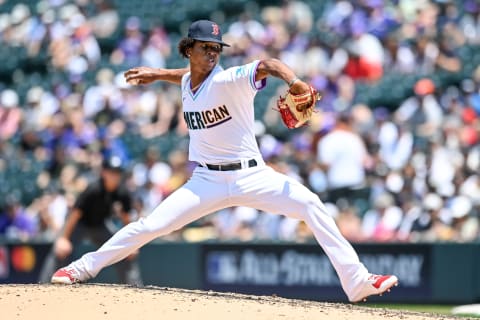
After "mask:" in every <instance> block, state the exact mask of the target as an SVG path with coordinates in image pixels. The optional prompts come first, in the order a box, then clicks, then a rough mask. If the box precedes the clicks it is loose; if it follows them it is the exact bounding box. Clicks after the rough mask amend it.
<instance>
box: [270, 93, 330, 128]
mask: <svg viewBox="0 0 480 320" xmlns="http://www.w3.org/2000/svg"><path fill="white" fill-rule="evenodd" d="M321 98H322V97H321V95H320V94H319V93H318V91H317V90H316V89H315V88H313V87H312V86H309V88H308V91H306V92H304V93H301V94H293V93H291V92H290V90H288V91H287V94H286V95H285V97H282V96H280V98H279V99H278V100H277V107H278V111H279V112H280V115H281V116H282V120H283V122H284V123H285V125H286V126H287V128H289V129H293V128H299V127H301V126H302V125H304V124H306V123H307V122H308V121H309V120H310V119H311V118H312V113H313V111H314V109H315V104H316V103H317V101H318V100H320V99H321Z"/></svg>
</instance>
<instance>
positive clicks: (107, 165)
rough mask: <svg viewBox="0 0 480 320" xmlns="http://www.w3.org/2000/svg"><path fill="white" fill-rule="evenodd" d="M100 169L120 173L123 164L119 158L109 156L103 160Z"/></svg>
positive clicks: (123, 166) (123, 167)
mask: <svg viewBox="0 0 480 320" xmlns="http://www.w3.org/2000/svg"><path fill="white" fill-rule="evenodd" d="M102 168H104V169H110V170H112V171H118V172H122V171H123V170H124V169H125V164H124V163H123V160H122V158H120V157H119V156H110V157H105V158H104V159H103V161H102Z"/></svg>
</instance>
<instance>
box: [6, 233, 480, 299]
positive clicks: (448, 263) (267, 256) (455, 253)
mask: <svg viewBox="0 0 480 320" xmlns="http://www.w3.org/2000/svg"><path fill="white" fill-rule="evenodd" d="M354 247H355V249H356V250H357V252H358V253H359V256H360V259H361V260H362V261H363V262H364V263H365V265H366V266H367V267H368V268H369V270H371V271H372V272H374V273H382V274H384V273H394V274H395V275H397V276H398V278H399V280H400V285H399V286H398V287H397V288H395V289H394V290H392V292H391V293H389V294H388V295H386V296H384V297H381V298H380V297H378V298H377V297H376V298H372V299H371V300H370V301H372V302H374V301H382V302H402V303H472V302H479V301H480V276H479V273H480V260H479V259H480V244H477V243H468V244H453V243H452V244H361V245H360V244H359V245H354ZM50 249H51V244H50V243H38V242H35V243H33V242H32V243H11V242H9V243H7V242H0V283H36V282H38V275H39V272H40V269H41V266H42V264H43V261H44V259H45V257H46V256H47V254H48V253H49V251H50ZM91 249H93V247H91V246H90V245H89V244H84V245H82V246H79V247H78V248H76V250H75V253H74V255H75V256H76V257H79V256H80V255H81V254H83V253H84V252H87V251H89V250H91ZM138 261H139V264H140V268H141V272H142V278H143V281H144V284H145V285H146V286H148V285H152V286H161V287H177V288H186V289H202V290H214V291H225V292H239V293H246V294H256V295H277V296H282V297H288V298H298V299H312V300H321V301H346V297H345V295H344V293H343V291H342V289H341V286H340V284H339V280H338V277H337V276H336V273H335V270H334V269H333V267H332V265H331V263H330V261H329V260H328V258H327V256H326V255H325V254H324V253H323V251H322V250H321V248H320V247H319V246H317V245H316V244H291V243H271V242H269V243H218V242H212V243H209V242H207V243H174V242H154V243H150V244H148V245H147V246H145V247H143V248H142V249H141V251H140V254H139V256H138ZM92 282H100V283H115V282H117V277H116V273H115V269H114V268H112V267H108V268H106V269H104V270H103V271H102V272H101V273H100V274H99V275H98V276H97V278H95V279H94V280H92Z"/></svg>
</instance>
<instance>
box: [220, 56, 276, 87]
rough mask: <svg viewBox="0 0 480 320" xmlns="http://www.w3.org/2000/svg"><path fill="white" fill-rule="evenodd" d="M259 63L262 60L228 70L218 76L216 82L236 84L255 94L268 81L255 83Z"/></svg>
mask: <svg viewBox="0 0 480 320" xmlns="http://www.w3.org/2000/svg"><path fill="white" fill-rule="evenodd" d="M259 63H260V60H255V61H253V62H251V63H248V64H244V65H241V66H236V67H231V68H228V69H227V70H224V71H222V72H220V73H219V74H217V75H216V76H215V79H214V81H215V82H216V83H224V84H230V83H235V84H236V85H237V86H239V87H241V88H242V89H245V90H249V91H250V92H252V93H253V94H255V93H256V92H257V91H258V90H261V89H263V88H264V87H265V85H266V83H267V81H266V79H263V80H261V81H255V75H256V73H257V68H258V64H259Z"/></svg>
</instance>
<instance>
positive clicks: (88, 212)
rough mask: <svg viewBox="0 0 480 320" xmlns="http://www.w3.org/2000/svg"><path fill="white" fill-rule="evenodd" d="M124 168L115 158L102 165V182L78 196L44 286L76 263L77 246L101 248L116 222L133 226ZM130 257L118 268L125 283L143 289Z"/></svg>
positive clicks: (48, 264) (48, 266) (43, 279)
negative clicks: (62, 267) (65, 266)
mask: <svg viewBox="0 0 480 320" xmlns="http://www.w3.org/2000/svg"><path fill="white" fill-rule="evenodd" d="M123 171H124V164H123V161H122V159H121V158H120V157H117V156H112V157H108V158H105V159H104V160H103V162H102V169H101V174H100V178H99V179H98V180H97V181H94V182H93V183H91V184H90V185H88V186H87V188H86V189H85V191H83V192H82V193H81V194H79V195H78V197H77V199H76V201H75V204H74V206H73V208H72V210H71V212H70V214H69V215H68V216H67V218H66V220H65V224H64V226H63V228H62V230H61V231H60V234H59V236H58V238H57V239H56V241H55V243H54V246H53V250H52V253H51V254H50V255H49V257H47V260H46V262H45V264H44V267H43V270H42V272H41V275H40V282H48V281H49V280H50V277H51V275H52V274H53V272H54V271H55V270H56V269H57V268H58V266H59V265H61V264H64V263H66V262H67V263H68V262H70V261H72V258H73V257H72V253H73V249H74V246H76V245H78V244H80V243H81V242H82V240H84V239H87V240H89V241H90V242H91V243H93V244H94V245H96V246H97V247H100V246H101V245H102V244H103V243H104V242H105V241H107V240H108V239H109V238H110V237H111V236H112V234H113V233H115V231H116V230H115V229H116V226H115V221H120V222H121V224H122V225H127V224H128V223H130V222H131V214H130V212H131V209H132V196H131V194H130V192H129V191H128V190H127V189H126V188H125V187H124V186H123V185H122V176H123ZM134 257H135V255H132V256H130V257H129V258H127V259H125V260H124V261H123V262H121V263H119V264H118V266H117V271H118V276H119V281H120V282H121V283H128V284H135V285H140V284H141V280H140V272H139V269H138V266H137V264H136V263H135V261H134Z"/></svg>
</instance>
